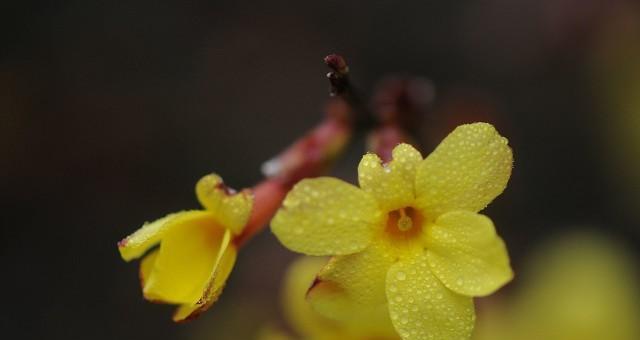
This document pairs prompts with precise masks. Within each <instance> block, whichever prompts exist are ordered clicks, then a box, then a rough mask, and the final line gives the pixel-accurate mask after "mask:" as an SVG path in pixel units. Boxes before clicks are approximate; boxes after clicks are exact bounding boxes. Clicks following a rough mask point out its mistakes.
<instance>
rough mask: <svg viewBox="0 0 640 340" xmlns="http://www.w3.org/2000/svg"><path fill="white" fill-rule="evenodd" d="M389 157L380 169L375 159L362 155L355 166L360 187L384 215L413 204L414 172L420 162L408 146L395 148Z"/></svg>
mask: <svg viewBox="0 0 640 340" xmlns="http://www.w3.org/2000/svg"><path fill="white" fill-rule="evenodd" d="M392 157H393V159H392V160H391V161H390V162H389V163H388V164H385V165H383V164H382V162H381V160H380V158H379V157H378V156H377V155H375V154H371V153H370V154H366V155H364V156H363V157H362V160H361V161H360V165H358V181H359V182H360V187H361V188H362V190H364V191H367V192H370V193H371V194H372V195H373V196H374V197H375V198H376V200H377V201H378V204H379V205H380V207H381V208H382V209H383V210H385V211H391V210H395V209H398V208H402V207H406V206H409V205H411V204H412V203H413V201H414V199H415V194H414V189H413V186H414V182H415V177H416V168H417V167H418V165H419V164H420V162H421V161H422V156H421V155H420V152H418V150H416V149H415V148H413V147H412V146H411V145H409V144H400V145H398V146H396V147H395V148H394V149H393V151H392Z"/></svg>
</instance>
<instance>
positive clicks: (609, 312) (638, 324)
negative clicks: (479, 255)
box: [473, 231, 640, 340]
mask: <svg viewBox="0 0 640 340" xmlns="http://www.w3.org/2000/svg"><path fill="white" fill-rule="evenodd" d="M627 250H628V249H625V247H624V244H620V243H619V242H615V241H613V240H612V239H609V238H608V237H607V236H605V235H600V234H597V233H593V232H590V231H589V232H587V231H581V232H572V233H570V234H567V235H561V236H556V237H554V238H553V239H551V240H550V241H549V242H546V243H545V244H544V245H543V246H542V247H540V248H539V249H537V250H536V251H535V254H534V255H533V256H532V257H531V259H530V260H529V261H527V263H525V265H524V266H523V272H522V274H521V275H519V282H518V286H517V287H514V288H517V291H513V290H512V291H510V292H509V296H508V297H506V296H502V299H500V300H496V301H487V304H486V305H483V306H482V307H483V308H482V310H481V313H480V317H479V322H478V327H477V329H476V331H475V332H474V336H473V339H474V340H539V339H545V340H601V339H607V340H637V339H640V271H639V270H638V268H640V267H639V266H638V263H637V259H635V258H634V256H633V254H632V253H629V252H628V251H627ZM511 293H513V294H511Z"/></svg>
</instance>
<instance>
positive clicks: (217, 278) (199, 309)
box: [173, 230, 237, 322]
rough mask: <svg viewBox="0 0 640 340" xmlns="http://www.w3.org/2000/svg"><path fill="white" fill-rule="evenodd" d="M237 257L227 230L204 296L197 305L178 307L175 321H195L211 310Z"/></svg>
mask: <svg viewBox="0 0 640 340" xmlns="http://www.w3.org/2000/svg"><path fill="white" fill-rule="evenodd" d="M236 256H237V249H236V247H235V246H234V245H233V244H231V232H230V231H229V230H227V231H225V234H224V237H223V239H222V243H221V245H220V250H219V251H218V256H217V257H216V263H215V265H214V268H213V270H212V271H211V275H210V277H209V282H208V283H207V285H206V286H205V289H204V292H203V293H202V296H201V297H200V299H199V300H198V301H197V302H196V303H195V304H184V305H181V306H180V307H178V309H177V310H176V312H175V313H174V315H173V321H176V322H180V321H186V320H190V319H193V318H195V317H196V316H198V315H200V314H201V313H203V312H204V311H206V310H207V309H209V308H210V307H211V306H212V305H213V303H214V302H216V301H217V300H218V298H219V297H220V294H222V289H223V288H224V285H225V283H226V282H227V279H228V278H229V274H231V270H232V269H233V265H234V264H235V261H236Z"/></svg>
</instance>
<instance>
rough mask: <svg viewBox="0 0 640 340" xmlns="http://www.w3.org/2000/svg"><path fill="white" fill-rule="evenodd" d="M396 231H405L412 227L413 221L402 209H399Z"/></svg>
mask: <svg viewBox="0 0 640 340" xmlns="http://www.w3.org/2000/svg"><path fill="white" fill-rule="evenodd" d="M396 223H397V224H398V229H400V231H407V230H409V229H411V227H413V220H412V219H411V217H409V216H407V213H406V212H405V211H404V208H403V209H400V217H399V218H398V222H396Z"/></svg>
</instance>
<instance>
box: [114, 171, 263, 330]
mask: <svg viewBox="0 0 640 340" xmlns="http://www.w3.org/2000/svg"><path fill="white" fill-rule="evenodd" d="M196 194H197V196H198V200H199V201H200V203H201V204H202V206H204V208H205V209H204V210H191V211H183V212H178V213H175V214H170V215H168V216H166V217H163V218H161V219H159V220H156V221H154V222H151V223H146V224H145V225H143V226H142V227H141V228H140V229H138V231H136V232H135V233H133V234H131V235H129V236H127V237H126V238H125V239H123V240H122V241H120V242H119V243H118V248H119V250H120V255H121V256H122V258H123V259H124V260H125V261H130V260H133V259H136V258H138V257H140V256H143V255H145V256H144V258H143V259H142V261H141V263H140V280H141V283H142V291H143V295H144V297H145V298H146V299H147V300H150V301H154V302H163V303H170V304H177V305H180V306H179V307H178V309H177V311H176V312H175V314H174V316H173V319H174V320H175V321H183V320H185V319H188V318H192V317H195V316H197V315H198V314H200V313H201V312H203V311H205V310H207V309H208V308H209V307H210V306H211V305H212V304H213V303H214V302H215V301H216V300H217V298H218V296H219V295H220V293H221V292H222V288H223V287H224V284H225V281H226V280H227V278H228V276H229V273H230V272H231V269H232V268H233V264H234V262H235V259H236V252H237V249H236V246H235V244H234V243H233V242H232V241H233V237H234V236H236V235H239V234H240V232H241V231H242V229H243V228H244V226H245V225H246V224H247V220H248V218H249V215H250V213H251V209H252V206H253V196H252V194H251V193H250V192H249V191H248V190H246V191H242V192H240V193H235V192H234V191H232V190H230V189H228V188H227V187H225V186H224V184H223V182H222V179H221V178H220V177H219V176H217V175H214V174H211V175H208V176H205V177H203V178H202V179H200V181H199V182H198V184H197V185H196ZM158 244H159V245H160V247H159V248H157V249H155V250H151V251H150V252H149V250H150V249H151V248H152V247H154V246H156V245H158Z"/></svg>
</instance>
